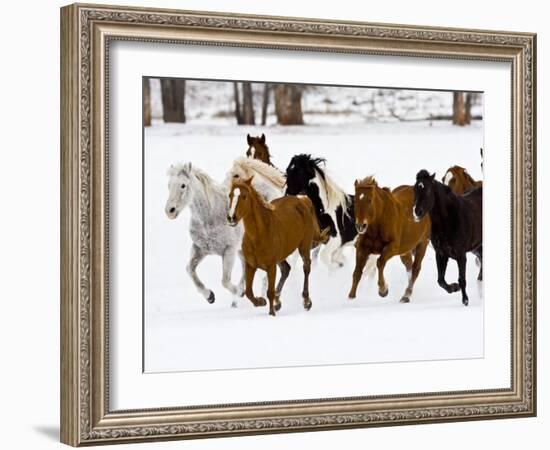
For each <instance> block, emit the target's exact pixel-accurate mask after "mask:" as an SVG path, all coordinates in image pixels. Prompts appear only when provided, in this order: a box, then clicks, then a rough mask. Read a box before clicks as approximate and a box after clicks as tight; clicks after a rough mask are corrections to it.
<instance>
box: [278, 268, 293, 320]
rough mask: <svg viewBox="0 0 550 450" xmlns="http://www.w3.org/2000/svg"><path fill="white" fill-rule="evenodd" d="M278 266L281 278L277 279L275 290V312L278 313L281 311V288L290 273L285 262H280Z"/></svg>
mask: <svg viewBox="0 0 550 450" xmlns="http://www.w3.org/2000/svg"><path fill="white" fill-rule="evenodd" d="M278 266H279V270H280V271H281V278H279V282H278V283H277V289H275V311H279V310H280V309H281V292H282V290H283V286H284V285H285V281H286V279H287V278H288V274H289V273H290V264H289V263H288V262H286V260H283V261H281V262H280V263H279V264H278Z"/></svg>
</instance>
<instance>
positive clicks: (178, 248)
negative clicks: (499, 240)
mask: <svg viewBox="0 0 550 450" xmlns="http://www.w3.org/2000/svg"><path fill="white" fill-rule="evenodd" d="M262 132H264V133H265V134H266V136H267V143H268V145H269V147H270V151H271V153H272V155H273V161H274V164H275V165H276V166H278V167H279V168H281V169H284V168H286V166H287V164H288V161H289V159H290V158H291V157H292V156H293V155H294V154H297V153H311V154H314V155H316V156H323V157H326V158H327V169H328V171H329V172H330V173H331V175H332V176H333V177H334V178H335V179H336V181H337V182H338V183H339V184H340V185H341V186H342V187H343V188H344V189H345V190H346V191H347V192H353V182H354V180H355V179H356V178H360V177H361V178H362V177H364V176H366V175H369V174H374V175H375V176H376V178H377V180H378V182H379V184H380V185H382V186H389V187H395V186H397V185H399V184H413V183H414V179H415V175H416V173H417V171H418V170H419V169H422V168H426V169H428V170H430V171H432V172H436V173H437V177H438V178H439V179H440V178H441V177H442V176H443V174H444V172H445V170H446V169H447V168H448V167H449V166H451V165H454V164H458V165H461V166H464V167H466V168H467V169H468V170H469V172H470V173H471V174H472V176H473V177H474V178H475V179H481V178H482V175H481V168H480V155H479V149H480V147H482V146H483V130H482V124H481V122H474V123H473V124H472V125H471V126H468V127H464V128H461V127H455V126H452V125H451V124H450V123H448V122H434V123H433V125H430V124H429V122H424V121H421V122H414V123H402V122H395V123H378V124H350V125H323V126H315V125H308V126H303V127H277V126H269V127H263V128H262V127H245V126H241V127H237V126H227V125H225V126H224V125H221V126H214V125H204V126H203V125H199V124H185V125H175V124H170V125H165V124H162V123H155V124H154V125H153V126H152V127H149V128H147V129H146V130H145V145H144V148H145V150H144V173H145V181H144V182H145V188H144V195H145V198H144V225H145V229H144V246H145V247H144V269H145V270H144V276H145V280H144V281H145V283H144V284H145V292H144V315H145V317H144V319H145V320H144V324H145V325H144V356H145V358H144V361H145V367H144V369H145V371H146V372H163V371H187V370H211V369H235V368H256V367H285V366H305V365H325V364H346V363H347V364H349V363H368V362H386V361H388V362H390V361H418V360H434V359H455V358H478V357H482V356H483V300H482V285H481V283H479V282H478V281H477V280H476V277H477V270H478V269H477V266H476V265H475V263H474V258H473V257H472V256H470V257H469V259H468V268H467V272H468V273H467V282H468V288H467V289H468V294H469V296H470V306H468V307H464V306H463V305H462V302H461V295H460V293H455V294H451V295H449V294H447V293H446V292H445V291H443V290H442V289H441V288H440V287H439V286H438V285H437V282H436V279H437V275H436V273H437V271H436V265H435V255H434V252H433V249H431V247H430V248H429V249H428V252H427V254H426V257H425V259H424V263H423V267H422V271H421V272H420V276H419V278H418V281H417V283H416V286H415V290H414V293H413V296H412V299H411V303H410V304H400V303H399V298H400V297H401V295H402V294H403V291H404V289H405V285H406V282H407V276H406V273H405V271H404V268H403V266H402V264H401V262H400V260H399V258H394V259H392V260H391V261H390V262H389V263H388V265H387V266H386V271H385V274H386V279H387V282H388V286H389V295H388V296H387V297H386V298H380V297H379V296H378V293H377V287H376V280H375V279H373V278H367V277H366V275H365V276H364V277H363V280H362V281H361V283H360V285H359V290H358V295H357V298H356V299H355V300H353V301H351V300H348V298H347V293H348V291H349V288H350V285H351V274H352V271H353V266H354V249H353V248H349V249H347V253H346V256H347V264H346V265H345V266H344V267H343V268H342V269H339V270H336V271H333V272H332V273H331V272H329V271H328V269H327V268H326V267H325V266H324V264H323V263H322V262H321V261H319V263H318V264H317V265H316V266H314V267H313V269H312V273H311V277H310V293H311V299H312V301H313V307H312V309H311V310H310V311H308V312H306V311H304V310H303V308H302V299H301V294H300V293H301V287H302V278H303V274H302V270H301V265H300V262H298V264H297V266H296V268H295V270H293V271H292V272H291V275H290V277H289V279H288V281H287V284H286V286H285V289H284V291H283V294H282V296H281V300H282V309H281V310H280V312H279V313H278V315H277V317H275V318H273V317H271V316H269V315H268V311H267V307H261V308H254V307H253V306H252V305H251V304H250V302H249V301H248V300H247V299H246V298H239V299H238V301H237V304H238V306H237V308H232V307H231V306H230V305H231V302H232V300H233V298H232V296H231V294H229V293H228V292H227V291H226V290H225V289H224V288H223V287H222V286H221V259H220V258H219V257H214V256H210V257H207V258H206V259H205V260H204V261H203V262H202V264H201V265H200V266H199V268H198V274H199V276H200V277H201V279H202V280H203V281H204V283H205V285H206V286H207V287H208V288H211V289H212V290H213V291H214V292H215V294H216V302H215V303H214V304H212V305H210V304H208V303H207V302H206V301H205V300H204V299H203V298H202V296H201V295H200V294H199V293H198V292H197V291H196V290H195V287H194V285H193V284H192V282H191V280H190V278H189V277H188V275H187V273H186V272H185V266H186V264H187V260H188V257H189V249H190V244H191V240H190V237H189V233H188V222H189V214H190V213H189V210H185V211H184V212H183V213H182V214H180V216H179V217H178V218H177V219H176V220H174V221H172V220H169V219H168V218H167V217H166V216H165V214H164V205H165V202H166V199H167V196H168V189H167V176H166V171H167V169H168V167H169V166H170V164H172V163H174V162H178V161H192V163H193V164H194V165H196V166H198V167H201V168H202V169H204V170H206V171H207V172H208V173H209V174H210V175H211V176H212V177H213V178H214V179H216V180H220V181H221V180H222V179H223V178H224V176H225V173H226V171H227V170H228V168H229V167H230V165H231V162H232V161H233V159H234V158H236V157H238V156H241V155H244V153H245V151H246V149H247V146H246V134H247V133H250V134H253V135H258V134H261V133H262ZM240 273H241V268H240V265H239V264H236V265H235V268H234V271H233V280H234V281H235V282H236V281H237V280H238V279H239V277H240ZM259 273H261V272H259ZM256 278H257V279H258V278H259V277H258V276H257V277H256ZM456 278H457V270H456V264H455V263H454V261H451V262H450V263H449V268H448V270H447V280H448V281H449V282H450V281H456ZM257 289H258V288H257Z"/></svg>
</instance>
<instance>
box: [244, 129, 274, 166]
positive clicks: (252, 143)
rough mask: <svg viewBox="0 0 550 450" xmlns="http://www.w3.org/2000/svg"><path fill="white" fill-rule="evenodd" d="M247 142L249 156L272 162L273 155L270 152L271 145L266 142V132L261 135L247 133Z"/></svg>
mask: <svg viewBox="0 0 550 450" xmlns="http://www.w3.org/2000/svg"><path fill="white" fill-rule="evenodd" d="M246 143H247V144H248V150H247V151H246V156H247V158H253V159H259V160H260V161H262V162H264V163H266V164H269V165H270V166H272V165H273V164H271V155H270V154H269V147H268V146H267V145H266V143H265V134H263V133H262V135H261V136H250V135H249V134H247V135H246Z"/></svg>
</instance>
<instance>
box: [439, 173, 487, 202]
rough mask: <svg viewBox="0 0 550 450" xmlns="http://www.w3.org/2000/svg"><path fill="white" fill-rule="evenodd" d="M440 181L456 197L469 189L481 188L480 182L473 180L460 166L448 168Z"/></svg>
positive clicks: (481, 183)
mask: <svg viewBox="0 0 550 450" xmlns="http://www.w3.org/2000/svg"><path fill="white" fill-rule="evenodd" d="M441 181H442V182H443V184H446V185H447V186H449V187H450V188H451V190H452V191H453V192H454V193H455V194H457V195H462V194H464V193H465V192H466V191H469V190H470V189H474V188H477V187H482V186H483V182H482V181H476V180H474V179H473V178H472V176H471V175H470V174H469V173H468V171H467V170H466V169H465V168H464V167H460V166H453V167H449V169H448V170H447V172H445V176H444V177H443V178H442V179H441Z"/></svg>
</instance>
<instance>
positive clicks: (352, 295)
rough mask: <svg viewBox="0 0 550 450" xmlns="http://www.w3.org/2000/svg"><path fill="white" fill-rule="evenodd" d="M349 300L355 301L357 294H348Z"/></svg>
mask: <svg viewBox="0 0 550 450" xmlns="http://www.w3.org/2000/svg"><path fill="white" fill-rule="evenodd" d="M348 298H349V299H350V300H353V299H354V298H355V294H354V293H352V292H350V293H349V294H348Z"/></svg>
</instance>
